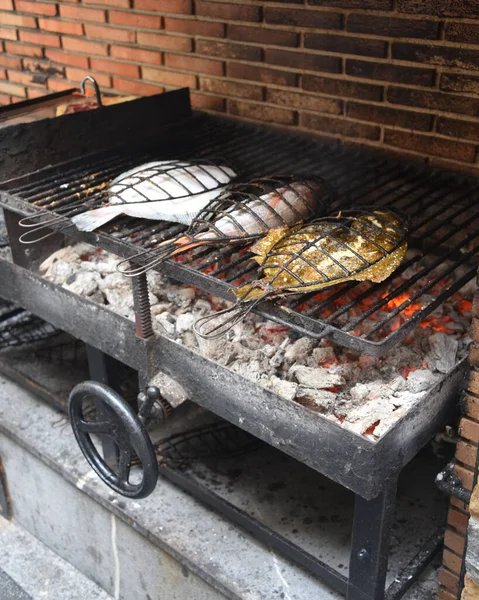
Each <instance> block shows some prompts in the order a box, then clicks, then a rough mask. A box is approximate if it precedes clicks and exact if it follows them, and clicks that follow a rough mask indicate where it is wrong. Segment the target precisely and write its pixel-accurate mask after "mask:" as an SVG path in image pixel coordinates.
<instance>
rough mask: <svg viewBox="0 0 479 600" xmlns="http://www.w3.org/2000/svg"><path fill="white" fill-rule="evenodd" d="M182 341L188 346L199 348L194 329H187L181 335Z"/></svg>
mask: <svg viewBox="0 0 479 600" xmlns="http://www.w3.org/2000/svg"><path fill="white" fill-rule="evenodd" d="M181 342H182V343H183V346H185V347H186V348H198V342H197V341H196V335H195V334H194V333H193V332H192V331H185V332H184V333H183V334H182V336H181Z"/></svg>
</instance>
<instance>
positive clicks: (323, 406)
mask: <svg viewBox="0 0 479 600" xmlns="http://www.w3.org/2000/svg"><path fill="white" fill-rule="evenodd" d="M296 399H297V400H298V402H300V403H301V404H303V405H305V406H310V407H311V408H315V409H316V410H318V409H320V410H321V412H326V411H329V410H331V409H332V407H333V406H334V404H335V402H336V394H334V393H333V392H328V391H327V390H316V389H313V388H309V387H306V386H304V385H300V386H299V388H298V392H297V394H296Z"/></svg>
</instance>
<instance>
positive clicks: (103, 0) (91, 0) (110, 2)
mask: <svg viewBox="0 0 479 600" xmlns="http://www.w3.org/2000/svg"><path fill="white" fill-rule="evenodd" d="M83 4H101V5H105V6H116V7H117V8H130V0H83Z"/></svg>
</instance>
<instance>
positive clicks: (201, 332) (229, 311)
mask: <svg viewBox="0 0 479 600" xmlns="http://www.w3.org/2000/svg"><path fill="white" fill-rule="evenodd" d="M266 296H267V294H265V295H264V296H262V297H261V298H257V299H256V300H255V301H254V302H251V303H249V304H233V306H230V307H229V308H225V309H223V310H220V311H217V312H215V313H213V314H211V315H207V316H206V317H201V318H199V319H197V320H196V322H195V323H194V324H193V331H194V332H195V333H196V335H198V336H199V337H201V338H203V339H205V340H215V339H217V338H220V337H222V336H223V335H225V333H227V332H228V331H229V330H230V329H232V328H233V327H234V326H235V325H236V324H237V323H239V322H240V321H242V320H243V319H244V318H245V317H246V316H247V315H249V313H250V312H251V311H252V310H253V309H254V308H256V307H257V306H258V304H259V303H260V302H262V301H263V300H264V299H265V297H266ZM225 315H230V316H229V317H228V318H227V319H226V320H224V319H223V317H224V316H225ZM218 318H219V321H220V322H219V323H218V324H217V325H213V326H212V327H211V328H209V329H207V326H208V325H209V324H210V323H214V321H216V320H217V319H218Z"/></svg>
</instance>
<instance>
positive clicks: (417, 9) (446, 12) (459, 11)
mask: <svg viewBox="0 0 479 600" xmlns="http://www.w3.org/2000/svg"><path fill="white" fill-rule="evenodd" d="M397 9H398V10H399V12H407V13H412V14H418V15H435V16H437V17H468V18H470V19H477V18H479V11H478V10H477V5H476V2H475V0H454V2H451V0H398V4H397Z"/></svg>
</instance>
